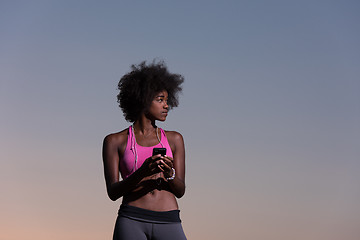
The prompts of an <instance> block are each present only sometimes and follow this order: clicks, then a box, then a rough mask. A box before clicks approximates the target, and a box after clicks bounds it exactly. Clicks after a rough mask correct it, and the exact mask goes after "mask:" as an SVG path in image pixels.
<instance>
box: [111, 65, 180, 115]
mask: <svg viewBox="0 0 360 240" xmlns="http://www.w3.org/2000/svg"><path fill="white" fill-rule="evenodd" d="M183 82H184V77H183V76H181V75H180V74H173V73H170V72H169V71H168V69H167V67H166V65H165V63H164V62H163V61H160V62H155V61H153V62H152V63H150V64H146V62H145V61H143V62H141V63H140V64H138V65H131V71H130V72H129V73H127V74H125V75H124V76H123V77H122V78H121V79H120V81H119V84H118V89H119V90H120V92H119V94H118V95H117V100H118V103H119V107H120V108H121V110H122V111H123V113H124V117H125V119H126V120H127V121H129V122H135V121H136V120H137V119H139V117H140V115H141V114H142V113H145V112H146V111H147V110H148V108H149V107H150V104H151V102H152V100H153V99H154V97H155V95H156V94H157V93H159V92H161V91H163V90H166V91H167V92H168V95H169V96H168V102H167V103H168V106H169V109H172V108H173V107H177V106H178V104H179V100H178V94H179V93H180V92H181V91H182V87H181V84H182V83H183Z"/></svg>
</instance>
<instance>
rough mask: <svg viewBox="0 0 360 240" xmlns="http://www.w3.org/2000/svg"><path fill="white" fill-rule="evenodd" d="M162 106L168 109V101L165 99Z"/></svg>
mask: <svg viewBox="0 0 360 240" xmlns="http://www.w3.org/2000/svg"><path fill="white" fill-rule="evenodd" d="M164 108H165V109H168V108H169V105H168V102H167V101H165V105H164Z"/></svg>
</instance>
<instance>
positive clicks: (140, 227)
mask: <svg viewBox="0 0 360 240" xmlns="http://www.w3.org/2000/svg"><path fill="white" fill-rule="evenodd" d="M113 240H186V237H185V234H184V231H183V228H182V226H181V223H180V222H176V223H151V222H143V221H138V220H133V219H130V218H127V217H123V216H118V218H117V219H116V224H115V229H114V236H113Z"/></svg>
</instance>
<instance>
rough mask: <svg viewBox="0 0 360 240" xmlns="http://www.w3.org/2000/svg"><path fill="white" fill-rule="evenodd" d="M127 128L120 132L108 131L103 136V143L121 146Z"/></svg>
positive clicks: (125, 136) (124, 141) (125, 140)
mask: <svg viewBox="0 0 360 240" xmlns="http://www.w3.org/2000/svg"><path fill="white" fill-rule="evenodd" d="M128 131H129V129H128V128H127V129H124V130H122V131H121V132H117V133H110V134H109V135H107V136H106V137H105V138H104V144H108V145H116V146H122V145H124V144H126V142H127V136H128Z"/></svg>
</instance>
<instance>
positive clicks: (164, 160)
mask: <svg viewBox="0 0 360 240" xmlns="http://www.w3.org/2000/svg"><path fill="white" fill-rule="evenodd" d="M158 167H159V169H160V170H161V171H162V172H163V173H164V177H165V178H170V177H171V176H172V175H173V170H172V169H173V168H174V159H173V158H171V157H169V156H160V164H159V165H158Z"/></svg>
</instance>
